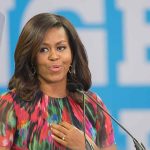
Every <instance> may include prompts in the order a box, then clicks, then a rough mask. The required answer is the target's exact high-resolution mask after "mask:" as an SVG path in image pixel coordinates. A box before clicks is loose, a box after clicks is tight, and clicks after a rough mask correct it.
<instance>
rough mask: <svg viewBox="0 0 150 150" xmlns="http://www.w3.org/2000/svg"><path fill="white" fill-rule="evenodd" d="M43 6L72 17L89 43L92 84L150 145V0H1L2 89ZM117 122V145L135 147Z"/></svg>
mask: <svg viewBox="0 0 150 150" xmlns="http://www.w3.org/2000/svg"><path fill="white" fill-rule="evenodd" d="M40 12H51V13H57V14H60V15H63V16H65V17H67V18H68V19H69V20H70V21H71V22H72V24H73V25H74V26H75V27H76V29H77V31H78V33H79V35H80V37H81V39H82V41H83V43H84V45H85V47H86V49H87V53H88V58H89V65H90V69H91V72H92V81H93V86H92V87H91V90H93V91H94V92H97V93H98V94H99V96H100V97H101V98H102V99H103V101H104V103H105V104H106V106H107V108H108V109H109V112H110V113H111V114H112V115H113V116H114V117H115V118H116V119H117V120H118V121H119V122H120V123H121V124H123V126H125V128H126V129H128V130H129V131H130V132H131V134H133V136H135V137H136V138H137V139H138V140H139V141H140V142H142V143H143V144H144V145H145V146H146V148H147V149H150V0H21V1H20V0H0V70H1V72H0V94H1V93H3V92H5V91H7V83H8V81H9V79H10V77H11V75H12V74H13V71H14V50H15V46H16V43H17V40H18V36H19V34H20V31H21V29H22V27H23V25H24V24H25V23H26V22H27V20H29V18H31V17H32V16H33V15H35V14H38V13H40ZM113 126H114V130H115V138H116V143H117V146H118V150H134V149H135V148H134V144H133V142H132V140H131V138H130V137H129V136H128V135H127V134H126V133H125V132H124V131H123V130H122V129H120V128H119V127H118V125H116V124H115V123H114V122H113Z"/></svg>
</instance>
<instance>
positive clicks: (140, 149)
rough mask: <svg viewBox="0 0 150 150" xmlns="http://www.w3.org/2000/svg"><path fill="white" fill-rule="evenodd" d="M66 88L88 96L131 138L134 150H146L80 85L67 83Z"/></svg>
mask: <svg viewBox="0 0 150 150" xmlns="http://www.w3.org/2000/svg"><path fill="white" fill-rule="evenodd" d="M68 88H69V90H70V91H71V92H79V93H80V94H82V95H83V97H84V96H85V95H86V96H88V97H89V98H90V99H91V100H92V101H93V102H94V103H95V104H97V105H98V107H99V108H100V109H101V110H102V111H103V112H105V113H106V114H107V115H108V116H109V117H110V118H111V119H112V120H113V121H114V122H115V123H116V124H117V125H119V127H120V128H121V129H123V130H124V131H125V132H126V133H127V134H128V135H129V136H130V137H131V138H132V140H133V142H134V146H135V148H136V150H146V148H145V146H144V145H143V144H142V143H139V142H138V140H137V139H136V138H135V137H134V136H133V135H132V134H131V133H130V132H129V131H128V130H127V129H126V128H125V127H124V126H123V125H122V124H120V123H119V122H118V121H117V120H116V119H115V118H114V117H113V116H112V115H111V114H110V113H109V112H107V111H106V110H105V109H104V108H103V107H102V106H101V104H100V103H99V102H98V101H97V100H96V99H94V98H93V97H92V96H91V95H89V94H88V93H87V92H85V91H84V90H83V86H82V84H80V83H79V84H78V83H69V84H68ZM83 101H84V117H85V98H83ZM84 121H85V119H84ZM84 125H85V122H84ZM92 148H93V147H92Z"/></svg>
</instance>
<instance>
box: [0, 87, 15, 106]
mask: <svg viewBox="0 0 150 150" xmlns="http://www.w3.org/2000/svg"><path fill="white" fill-rule="evenodd" d="M15 95H16V92H15V90H10V91H7V92H5V93H2V94H1V95H0V102H8V103H12V102H13V101H14V97H15Z"/></svg>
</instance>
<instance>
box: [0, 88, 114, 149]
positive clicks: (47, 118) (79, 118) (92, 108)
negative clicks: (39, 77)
mask: <svg viewBox="0 0 150 150" xmlns="http://www.w3.org/2000/svg"><path fill="white" fill-rule="evenodd" d="M89 94H90V95H91V96H92V97H93V98H95V99H96V100H97V101H99V102H100V104H101V106H102V107H103V108H104V109H105V110H106V107H105V105H104V104H103V102H102V100H101V99H100V98H99V97H98V96H97V95H96V94H94V93H92V92H89ZM85 99H86V114H85V117H86V119H85V120H86V125H85V131H86V134H87V135H88V136H89V137H90V138H91V139H93V141H94V142H95V143H96V144H97V145H98V146H99V147H107V146H110V145H112V144H113V143H114V133H113V128H112V123H111V119H110V117H109V116H108V115H107V114H106V113H104V112H103V111H102V110H101V109H100V108H99V107H98V106H97V105H96V104H95V103H94V102H93V101H92V100H91V99H89V98H88V97H85ZM61 121H66V122H68V123H70V124H73V125H74V126H76V127H77V128H78V129H80V130H82V131H83V109H82V107H81V106H80V104H79V103H77V102H76V101H75V100H73V99H72V98H71V97H70V96H68V97H64V98H52V97H49V96H47V95H44V94H42V95H39V96H37V98H36V100H35V101H25V100H21V98H19V97H18V96H17V94H16V93H15V92H14V91H9V92H7V93H5V94H3V95H1V96H0V146H3V147H8V148H10V149H12V150H66V149H67V148H65V147H63V146H62V145H61V144H59V143H57V142H56V141H54V140H53V138H52V136H51V129H50V124H51V123H59V122H61Z"/></svg>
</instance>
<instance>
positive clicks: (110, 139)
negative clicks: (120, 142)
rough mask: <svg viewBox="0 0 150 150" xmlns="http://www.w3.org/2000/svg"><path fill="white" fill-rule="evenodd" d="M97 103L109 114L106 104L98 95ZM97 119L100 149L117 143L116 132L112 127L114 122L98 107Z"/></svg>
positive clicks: (97, 142) (97, 140)
mask: <svg viewBox="0 0 150 150" xmlns="http://www.w3.org/2000/svg"><path fill="white" fill-rule="evenodd" d="M96 99H97V101H98V102H99V103H100V104H101V107H102V108H103V109H104V110H105V111H107V112H108V110H107V108H106V106H105V104H104V103H103V101H102V100H101V99H100V97H99V96H97V95H96ZM96 116H97V119H96V130H97V137H96V144H97V145H98V146H99V147H102V148H104V147H108V146H111V145H112V144H114V143H115V138H114V130H113V126H112V121H111V118H110V116H109V115H107V114H106V113H105V112H104V111H103V110H102V109H101V108H100V107H99V106H97V115H96Z"/></svg>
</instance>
